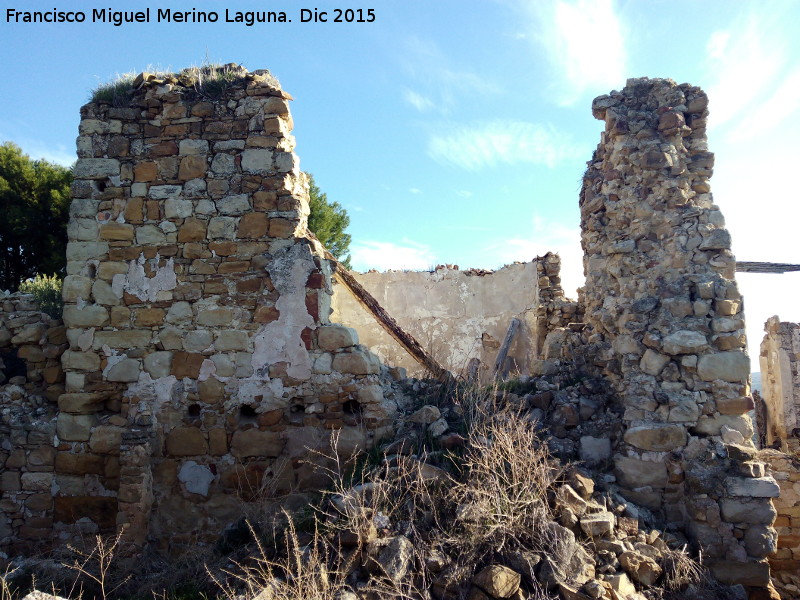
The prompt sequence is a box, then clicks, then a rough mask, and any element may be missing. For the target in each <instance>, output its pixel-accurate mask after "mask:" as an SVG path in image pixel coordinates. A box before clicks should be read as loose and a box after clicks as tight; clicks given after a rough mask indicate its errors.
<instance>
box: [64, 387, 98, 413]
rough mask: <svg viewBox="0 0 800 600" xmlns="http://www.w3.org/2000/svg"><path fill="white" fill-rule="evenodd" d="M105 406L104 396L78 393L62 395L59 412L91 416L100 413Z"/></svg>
mask: <svg viewBox="0 0 800 600" xmlns="http://www.w3.org/2000/svg"><path fill="white" fill-rule="evenodd" d="M104 405H105V397H104V396H103V395H102V394H89V393H86V392H78V393H74V394H61V395H60V396H59V397H58V408H59V410H61V411H63V412H66V413H71V414H78V415H89V414H94V413H97V412H100V411H101V410H103V406H104Z"/></svg>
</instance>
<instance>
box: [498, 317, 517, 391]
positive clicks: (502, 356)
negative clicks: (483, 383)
mask: <svg viewBox="0 0 800 600" xmlns="http://www.w3.org/2000/svg"><path fill="white" fill-rule="evenodd" d="M520 324H521V323H520V321H519V319H516V318H515V319H511V323H509V325H508V331H506V337H505V338H504V339H503V343H502V345H501V346H500V350H499V351H498V352H497V360H495V361H494V376H495V377H497V376H498V375H499V374H500V372H501V370H502V368H503V365H504V364H505V362H506V358H508V351H509V349H510V348H511V342H513V341H514V336H515V335H516V334H517V330H518V329H519V326H520Z"/></svg>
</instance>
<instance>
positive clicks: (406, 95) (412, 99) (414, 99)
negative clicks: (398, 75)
mask: <svg viewBox="0 0 800 600" xmlns="http://www.w3.org/2000/svg"><path fill="white" fill-rule="evenodd" d="M403 99H404V100H405V101H406V102H407V103H408V104H410V105H411V106H413V107H414V108H416V109H417V110H418V111H419V112H426V111H429V110H431V109H432V108H433V107H434V106H435V104H434V103H433V101H432V100H431V99H430V98H426V97H425V96H423V95H422V94H418V93H417V92H415V91H412V90H405V91H404V92H403Z"/></svg>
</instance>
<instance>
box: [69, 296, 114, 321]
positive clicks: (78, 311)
mask: <svg viewBox="0 0 800 600" xmlns="http://www.w3.org/2000/svg"><path fill="white" fill-rule="evenodd" d="M87 298H88V296H87ZM63 319H64V325H66V326H67V327H69V328H78V327H102V326H103V325H106V324H107V323H108V309H107V308H105V307H103V306H98V305H97V304H89V305H86V306H83V307H80V308H79V307H78V306H75V305H71V304H68V305H66V306H65V307H64V316H63Z"/></svg>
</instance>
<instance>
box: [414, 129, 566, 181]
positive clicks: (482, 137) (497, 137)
mask: <svg viewBox="0 0 800 600" xmlns="http://www.w3.org/2000/svg"><path fill="white" fill-rule="evenodd" d="M580 154H581V152H580V150H578V149H577V148H576V147H575V146H573V145H572V144H571V143H570V142H569V140H568V139H567V138H566V136H564V135H562V134H559V133H558V132H557V131H556V130H555V129H554V128H552V127H547V126H544V125H540V124H538V123H529V122H526V121H510V120H509V121H504V120H497V121H490V122H485V123H478V124H476V125H471V126H455V127H452V128H451V129H450V130H449V131H447V132H444V133H440V134H436V135H433V136H431V138H430V139H429V141H428V155H429V156H431V158H433V159H435V160H437V161H439V162H442V163H445V164H450V165H453V166H456V167H461V168H462V169H468V170H471V171H475V170H478V169H481V168H484V167H493V166H495V165H498V164H501V163H505V164H511V165H514V164H520V163H529V164H536V165H546V166H548V167H554V166H555V165H556V164H558V163H559V162H560V161H562V160H564V159H568V158H571V157H574V156H578V155H580Z"/></svg>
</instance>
